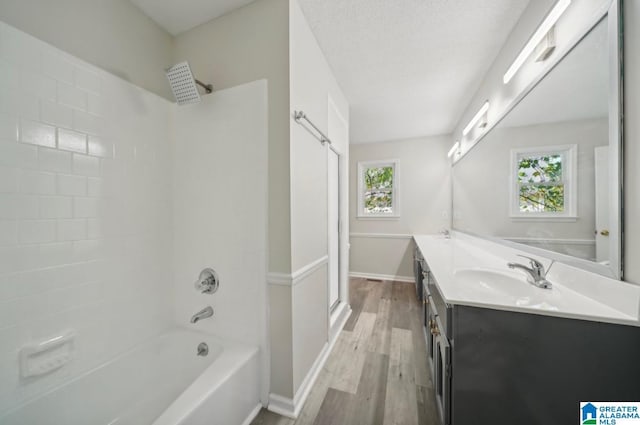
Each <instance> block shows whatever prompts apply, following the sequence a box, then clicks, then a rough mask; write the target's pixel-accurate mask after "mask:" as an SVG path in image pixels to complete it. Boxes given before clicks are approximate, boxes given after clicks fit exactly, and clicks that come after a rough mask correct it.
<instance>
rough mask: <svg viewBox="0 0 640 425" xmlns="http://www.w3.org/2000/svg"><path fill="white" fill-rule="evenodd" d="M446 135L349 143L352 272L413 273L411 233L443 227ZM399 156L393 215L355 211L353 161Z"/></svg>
mask: <svg viewBox="0 0 640 425" xmlns="http://www.w3.org/2000/svg"><path fill="white" fill-rule="evenodd" d="M451 144H452V140H451V137H450V136H437V137H423V138H417V139H408V140H400V141H392V142H386V143H367V144H354V145H351V147H350V162H351V165H350V169H351V173H350V177H349V190H350V193H351V194H352V196H351V197H350V201H349V202H350V205H349V211H350V212H349V217H350V218H349V222H350V231H351V234H350V240H351V251H350V254H351V259H350V269H349V271H350V272H351V273H352V274H354V275H360V276H372V277H382V278H388V279H393V278H399V279H413V265H412V246H413V245H412V241H411V235H413V234H424V233H438V232H439V231H441V230H443V229H446V228H449V222H450V218H449V214H450V209H451V186H450V185H451V183H450V177H449V174H450V173H449V166H450V161H449V159H448V158H447V151H448V150H449V147H450V145H451ZM385 159H398V160H399V167H398V169H399V174H400V175H399V182H400V185H399V188H398V190H399V192H398V194H399V197H400V198H399V202H400V218H399V219H370V218H358V217H356V212H357V206H356V199H357V196H356V194H357V190H358V188H357V175H356V174H357V170H358V162H359V161H372V160H385Z"/></svg>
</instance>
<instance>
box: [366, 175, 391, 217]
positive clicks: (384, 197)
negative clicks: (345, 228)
mask: <svg viewBox="0 0 640 425" xmlns="http://www.w3.org/2000/svg"><path fill="white" fill-rule="evenodd" d="M364 186H365V192H364V210H365V211H364V212H365V213H366V214H391V213H393V167H391V166H389V167H372V168H365V170H364Z"/></svg>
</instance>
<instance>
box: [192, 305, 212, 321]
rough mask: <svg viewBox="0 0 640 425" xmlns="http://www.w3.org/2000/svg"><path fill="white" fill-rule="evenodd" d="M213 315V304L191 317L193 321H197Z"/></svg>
mask: <svg viewBox="0 0 640 425" xmlns="http://www.w3.org/2000/svg"><path fill="white" fill-rule="evenodd" d="M211 316H213V308H211V306H209V307H205V308H203V309H202V310H200V311H199V312H197V313H196V314H194V315H193V316H192V317H191V323H196V322H198V321H199V320H202V319H206V318H207V317H211Z"/></svg>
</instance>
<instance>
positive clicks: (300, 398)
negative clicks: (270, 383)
mask: <svg viewBox="0 0 640 425" xmlns="http://www.w3.org/2000/svg"><path fill="white" fill-rule="evenodd" d="M345 305H346V308H344V307H343V308H342V310H343V311H341V312H340V313H339V314H340V318H339V319H337V320H336V322H335V325H334V327H333V329H337V331H336V332H335V333H333V337H332V338H331V339H330V340H329V342H327V343H326V344H325V345H324V347H322V350H321V351H320V354H319V355H318V357H317V358H316V361H315V362H313V366H311V369H309V372H307V376H305V378H304V380H303V381H302V384H300V387H299V388H298V390H297V391H296V394H295V395H294V397H293V400H292V399H291V398H288V397H283V396H281V395H279V394H274V393H270V394H269V406H268V407H267V409H269V410H270V411H272V412H273V413H277V414H279V415H282V416H286V417H289V418H292V419H295V418H297V417H298V415H299V414H300V411H301V410H302V407H303V406H304V402H305V401H307V397H308V396H309V393H310V392H311V389H312V388H313V384H314V383H315V382H316V379H318V375H319V374H320V371H321V370H322V368H323V366H324V364H325V363H326V362H327V358H329V354H331V350H333V347H334V346H335V345H336V341H337V340H338V335H339V334H340V330H342V328H343V327H344V325H345V323H346V322H347V320H348V319H349V316H351V307H350V306H349V305H348V304H345Z"/></svg>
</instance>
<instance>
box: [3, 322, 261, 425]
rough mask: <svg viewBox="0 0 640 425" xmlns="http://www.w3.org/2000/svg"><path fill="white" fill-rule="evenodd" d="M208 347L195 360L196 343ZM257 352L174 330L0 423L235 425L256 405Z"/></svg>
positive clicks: (248, 417)
mask: <svg viewBox="0 0 640 425" xmlns="http://www.w3.org/2000/svg"><path fill="white" fill-rule="evenodd" d="M200 342H205V343H207V344H208V346H209V354H208V355H207V356H197V355H196V352H197V346H198V344H199V343H200ZM259 379H260V378H259V368H258V348H257V347H250V346H246V345H241V344H237V343H231V342H227V341H220V340H218V339H216V338H215V337H213V336H211V335H207V334H203V333H199V332H194V331H190V330H186V329H181V328H180V329H174V330H171V331H169V332H167V333H165V334H162V335H160V336H158V337H157V338H155V339H153V340H150V341H147V342H146V343H145V344H143V345H141V346H140V347H138V348H136V349H134V350H131V351H129V352H127V353H125V354H123V355H121V356H119V357H118V358H116V359H114V360H113V361H111V362H109V363H106V364H105V365H103V366H101V367H99V368H96V369H94V370H92V371H90V372H88V373H86V374H84V375H82V376H80V377H78V378H76V379H74V380H72V381H70V382H68V383H66V384H64V385H62V386H60V387H58V388H56V389H54V390H52V391H50V392H48V393H46V394H44V395H41V396H39V397H37V398H35V399H33V400H30V401H29V402H27V403H25V404H23V405H21V406H19V407H17V408H16V409H14V410H12V411H10V412H8V414H7V415H6V416H3V417H0V424H2V425H62V424H64V425H151V424H153V425H241V424H245V423H249V422H250V421H251V419H252V418H253V417H254V416H255V414H256V413H257V411H258V409H259V408H260V404H259V387H260V381H259Z"/></svg>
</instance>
